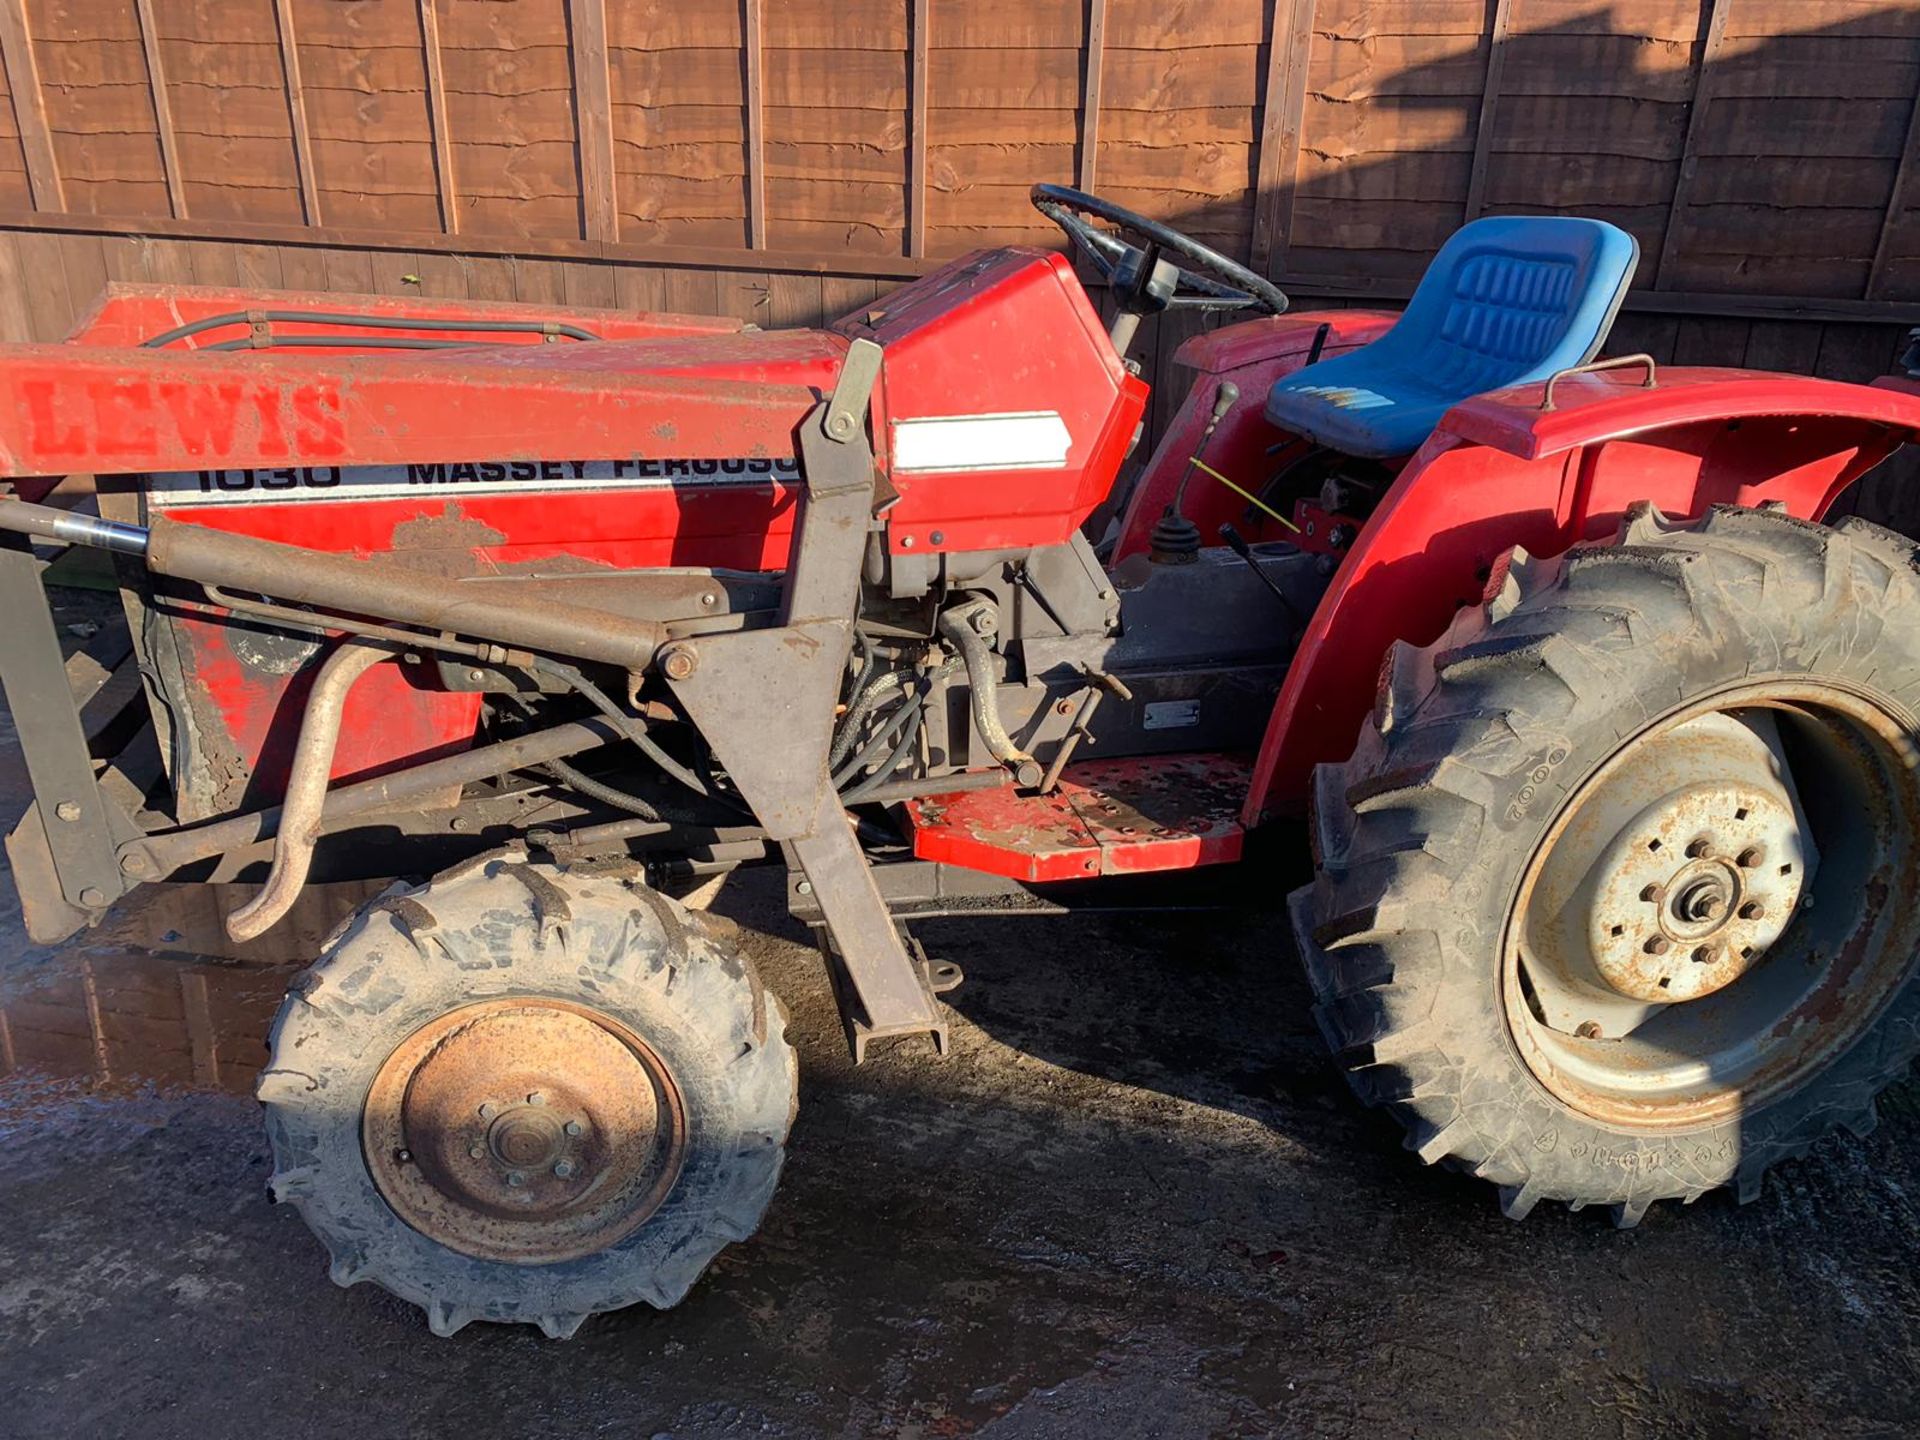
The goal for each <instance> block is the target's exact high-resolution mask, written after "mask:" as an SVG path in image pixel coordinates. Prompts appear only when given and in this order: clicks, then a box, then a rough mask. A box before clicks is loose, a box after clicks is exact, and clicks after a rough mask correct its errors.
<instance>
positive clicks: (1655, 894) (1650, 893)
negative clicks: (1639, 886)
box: [1640, 885, 1667, 905]
mask: <svg viewBox="0 0 1920 1440" xmlns="http://www.w3.org/2000/svg"><path fill="white" fill-rule="evenodd" d="M1640 898H1641V899H1642V900H1644V901H1646V902H1647V903H1648V904H1649V905H1658V904H1659V903H1660V902H1661V901H1662V900H1664V899H1666V898H1667V887H1666V886H1664V885H1649V886H1647V887H1646V888H1645V889H1644V890H1642V891H1641V892H1640Z"/></svg>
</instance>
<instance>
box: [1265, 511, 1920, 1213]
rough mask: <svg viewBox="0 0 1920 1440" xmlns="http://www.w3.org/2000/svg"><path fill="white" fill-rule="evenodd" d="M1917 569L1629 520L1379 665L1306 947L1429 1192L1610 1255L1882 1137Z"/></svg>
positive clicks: (1846, 545)
mask: <svg viewBox="0 0 1920 1440" xmlns="http://www.w3.org/2000/svg"><path fill="white" fill-rule="evenodd" d="M1917 564H1920V560H1917V558H1916V551H1915V547H1914V546H1913V545H1911V544H1910V543H1909V542H1907V541H1905V540H1904V539H1902V538H1900V537H1898V536H1895V535H1893V534H1891V533H1889V532H1887V531H1884V530H1880V529H1878V528H1876V527H1873V526H1869V525H1865V524H1861V523H1858V522H1853V521H1848V522H1846V523H1845V524H1843V525H1841V526H1840V527H1838V528H1837V529H1827V528H1825V527H1822V526H1818V525H1811V524H1807V523H1804V522H1800V521H1796V520H1793V519H1791V518H1790V517H1788V516H1785V515H1783V514H1777V513H1771V512H1757V511H1750V510H1734V509H1720V510H1715V511H1713V512H1711V513H1710V514H1708V515H1707V516H1706V517H1705V518H1703V519H1701V520H1699V521H1694V522H1689V523H1684V524H1677V525H1676V524H1669V523H1667V522H1665V521H1663V520H1662V519H1661V518H1660V517H1658V516H1657V515H1655V514H1654V513H1652V512H1650V511H1643V512H1641V513H1639V514H1637V515H1636V516H1635V517H1634V518H1632V519H1631V520H1630V521H1629V523H1628V525H1627V527H1626V530H1625V533H1624V534H1623V535H1622V536H1621V539H1620V542H1619V543H1618V544H1616V545H1611V546H1604V547H1581V548H1578V549H1576V550H1574V551H1572V552H1569V553H1568V554H1567V555H1565V556H1562V557H1559V558H1558V559H1555V560H1551V561H1546V562H1536V561H1533V560H1531V559H1530V558H1528V557H1527V556H1525V555H1524V554H1519V553H1516V555H1515V556H1514V557H1513V558H1512V560H1511V562H1510V564H1509V566H1508V567H1507V569H1506V572H1505V573H1504V575H1502V576H1500V577H1498V580H1497V583H1496V584H1494V585H1493V586H1492V587H1491V589H1490V596H1489V599H1488V601H1487V603H1486V604H1485V605H1483V606H1481V607H1479V608H1478V609H1476V610H1472V611H1468V612H1463V613H1462V614H1461V615H1460V616H1459V617H1458V618H1457V619H1456V621H1455V623H1454V625H1453V627H1452V628H1451V629H1450V630H1449V632H1448V634H1447V635H1445V636H1443V637H1442V638H1441V639H1440V640H1439V641H1438V642H1436V643H1435V644H1434V645H1432V646H1429V647H1426V648H1424V649H1415V648H1413V647H1407V646H1401V647H1397V648H1396V650H1395V653H1394V655H1393V656H1392V658H1391V662H1390V665H1389V667H1388V670H1387V672H1386V674H1385V675H1384V677H1383V680H1382V689H1381V695H1380V699H1379V702H1378V704H1377V706H1376V710H1375V714H1374V717H1373V720H1372V722H1371V723H1370V724H1369V725H1367V726H1366V727H1364V728H1363V731H1362V734H1361V738H1360V742H1359V745H1358V748H1357V749H1356V751H1355V754H1354V756H1353V758H1352V759H1351V760H1350V761H1348V762H1347V764H1345V765H1343V766H1325V767H1322V768H1321V770H1320V772H1319V773H1318V774H1317V775H1316V780H1315V807H1314V808H1315V839H1316V854H1317V857H1318V860H1319V874H1318V876H1317V878H1316V881H1315V883H1314V885H1313V886H1311V887H1310V888H1309V889H1306V890H1302V891H1300V892H1298V893H1297V894H1296V895H1295V897H1294V913H1295V922H1296V930H1297V931H1298V933H1299V937H1300V941H1301V948H1302V952H1303V953H1304V954H1305V955H1306V956H1307V959H1308V968H1309V971H1310V974H1311V978H1312V982H1313V985H1314V989H1315V992H1316V999H1317V1001H1318V1005H1317V1010H1316V1013H1317V1015H1318V1018H1319V1020H1320V1022H1321V1026H1322V1029H1323V1031H1324V1032H1325V1034H1326V1035H1327V1038H1328V1039H1329V1041H1330V1042H1331V1043H1332V1045H1333V1047H1334V1049H1335V1050H1336V1052H1337V1053H1338V1054H1339V1055H1340V1057H1341V1060H1342V1062H1343V1063H1344V1064H1345V1065H1346V1066H1347V1068H1348V1073H1349V1076H1350V1078H1351V1079H1352V1081H1353V1084H1354V1086H1355V1088H1356V1089H1357V1090H1358V1091H1359V1093H1360V1094H1361V1095H1362V1096H1363V1098H1365V1099H1367V1100H1368V1101H1370V1102H1372V1103H1377V1104H1382V1105H1385V1106H1387V1107H1389V1108H1390V1109H1391V1110H1392V1111H1393V1112H1394V1113H1395V1114H1396V1115H1397V1116H1398V1117H1399V1118H1400V1119H1401V1120H1402V1122H1403V1123H1404V1124H1405V1125H1406V1126H1407V1129H1408V1145H1409V1147H1410V1148H1413V1149H1415V1150H1416V1151H1418V1153H1419V1154H1420V1156H1421V1158H1422V1159H1424V1160H1427V1161H1429V1162H1434V1161H1446V1162H1449V1163H1452V1164H1455V1165H1459V1166H1461V1167H1464V1168H1466V1169H1469V1170H1471V1171H1472V1172H1473V1173H1475V1174H1477V1175H1480V1176H1483V1177H1485V1178H1487V1179H1489V1180H1491V1181H1493V1182H1494V1183H1495V1184H1497V1185H1498V1186H1500V1188H1501V1194H1502V1200H1503V1204H1504V1205H1505V1207H1506V1209H1507V1211H1508V1213H1509V1214H1512V1215H1514V1216H1516V1217H1517V1216H1520V1215H1524V1214H1525V1213H1526V1212H1527V1210H1528V1209H1530V1208H1531V1207H1532V1206H1533V1204H1534V1203H1535V1202H1536V1201H1538V1200H1540V1199H1557V1200H1564V1201H1567V1202H1569V1203H1571V1204H1573V1205H1574V1206H1575V1207H1578V1206H1581V1205H1585V1204H1589V1203H1604V1204H1608V1205H1611V1206H1612V1207H1614V1211H1615V1215H1616V1218H1617V1219H1618V1220H1619V1221H1621V1222H1622V1223H1628V1224H1630V1223H1633V1222H1634V1221H1637V1220H1638V1219H1639V1218H1640V1216H1641V1214H1642V1213H1644V1211H1645V1209H1646V1207H1647V1205H1648V1204H1649V1203H1651V1202H1652V1201H1654V1200H1657V1199H1662V1198H1668V1197H1679V1198H1682V1199H1687V1200H1691V1199H1694V1198H1695V1197H1697V1196H1698V1195H1700V1194H1702V1193H1704V1192H1705V1191H1707V1190H1710V1189H1712V1188H1714V1187H1716V1186H1719V1185H1724V1184H1729V1183H1731V1184H1735V1185H1737V1186H1738V1188H1739V1191H1740V1194H1741V1197H1742V1198H1743V1199H1748V1198H1752V1196H1754V1195H1755V1194H1757V1193H1758V1190H1759V1185H1760V1177H1761V1174H1762V1173H1763V1172H1764V1171H1765V1170H1766V1168H1767V1167H1768V1166H1769V1165H1771V1164H1773V1163H1774V1162H1775V1161H1777V1160H1779V1159H1782V1158H1785V1157H1787V1156H1792V1155H1796V1154H1799V1153H1802V1152H1803V1151H1804V1150H1805V1149H1806V1148H1807V1147H1808V1146H1809V1145H1810V1144H1811V1143H1812V1142H1813V1141H1814V1140H1815V1139H1817V1138H1818V1137H1819V1136H1820V1135H1822V1134H1824V1133H1825V1132H1826V1131H1827V1130H1829V1129H1830V1128H1831V1127H1832V1126H1833V1125H1835V1124H1844V1125H1847V1126H1849V1127H1851V1128H1853V1129H1854V1130H1856V1131H1861V1132H1864V1131H1865V1130H1866V1129H1867V1128H1868V1127H1870V1126H1871V1125H1872V1123H1873V1097H1874V1095H1875V1094H1876V1093H1877V1092H1878V1091H1879V1090H1880V1089H1881V1088H1882V1087H1883V1086H1885V1085H1886V1084H1887V1083H1888V1082H1889V1081H1890V1080H1892V1079H1894V1078H1895V1077H1896V1076H1898V1075H1899V1074H1900V1073H1901V1072H1902V1071H1903V1070H1904V1069H1905V1068H1906V1066H1907V1064H1908V1063H1909V1061H1910V1060H1911V1058H1912V1056H1913V1054H1914V1052H1915V1050H1916V1048H1920V985H1915V984H1913V983H1912V977H1913V974H1914V970H1915V954H1916V949H1917V948H1920V907H1916V906H1915V905H1913V904H1912V896H1913V895H1914V894H1915V893H1916V891H1915V882H1916V879H1920V875H1917V874H1916V870H1917V869H1920V784H1917V783H1916V763H1915V753H1916V752H1915V735H1916V729H1917V727H1920V719H1917V715H1916V712H1917V711H1920V577H1917V576H1916V565H1917Z"/></svg>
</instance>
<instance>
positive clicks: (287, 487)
mask: <svg viewBox="0 0 1920 1440" xmlns="http://www.w3.org/2000/svg"><path fill="white" fill-rule="evenodd" d="M799 478H800V465H799V462H798V461H796V460H794V459H793V458H792V457H790V456H785V457H781V458H779V459H748V458H745V457H737V456H736V457H729V458H727V459H718V460H716V459H697V460H693V459H689V460H482V461H460V462H456V463H436V464H431V465H356V466H341V465H289V466H283V467H280V468H278V469H271V470H269V469H252V470H180V471H173V472H169V473H167V474H161V475H149V476H147V477H145V481H144V484H143V488H144V489H145V491H146V495H147V503H148V504H149V505H152V506H154V507H157V508H166V507H169V506H176V505H271V504H277V503H287V502H293V503H298V504H313V503H315V502H317V501H326V500H397V499H405V498H408V497H424V496H445V495H454V494H472V493H477V494H484V495H533V494H540V495H554V494H567V493H570V492H578V491H585V490H670V489H677V488H682V487H685V488H694V489H710V488H717V487H735V486H739V487H749V488H750V487H755V486H767V485H772V484H775V483H780V482H784V483H788V484H792V483H796V482H797V481H798V480H799Z"/></svg>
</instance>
